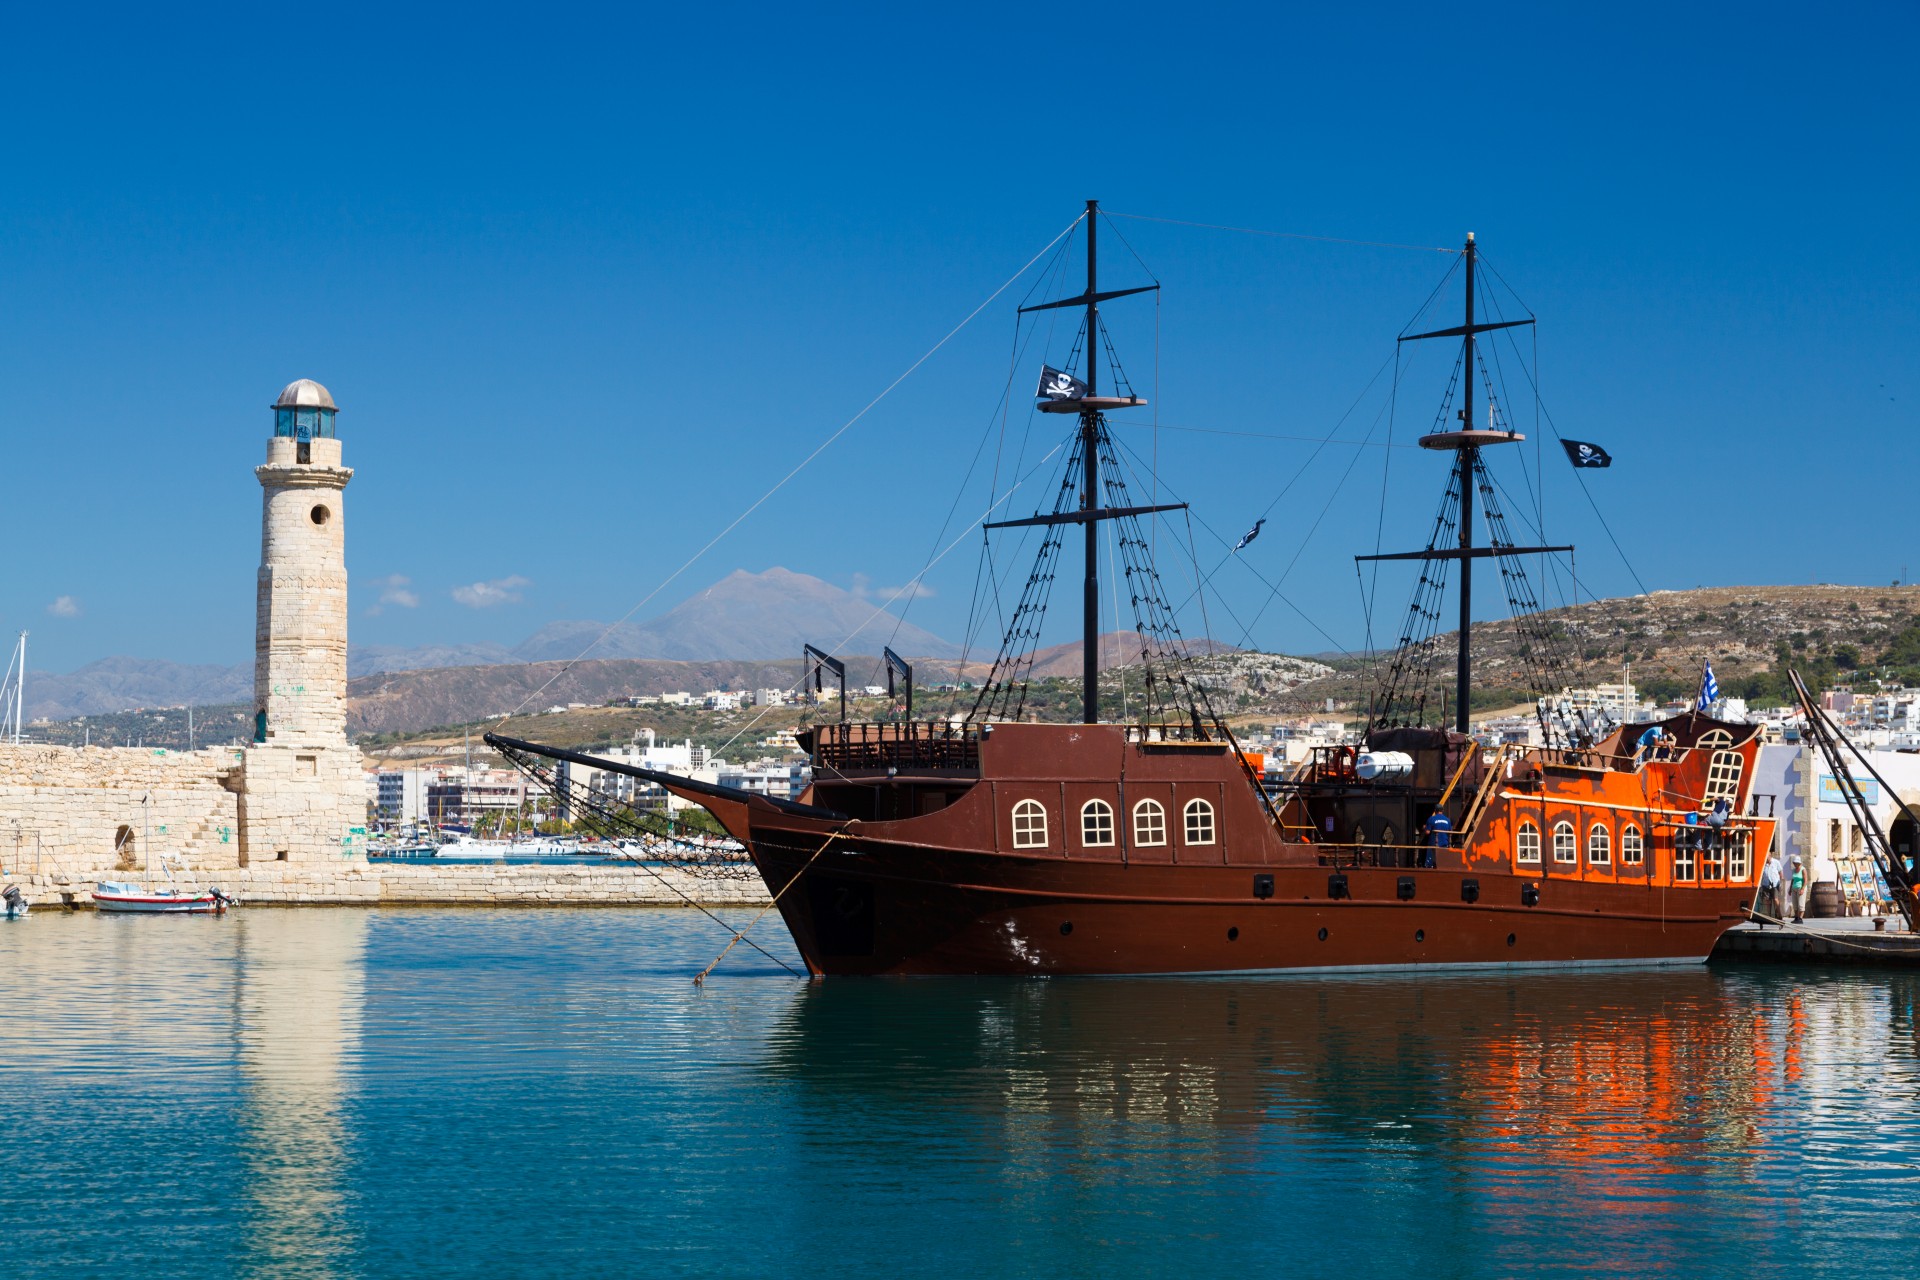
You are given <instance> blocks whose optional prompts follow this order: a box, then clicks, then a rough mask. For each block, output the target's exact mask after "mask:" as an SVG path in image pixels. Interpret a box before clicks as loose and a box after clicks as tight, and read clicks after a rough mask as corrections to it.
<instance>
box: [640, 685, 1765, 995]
mask: <svg viewBox="0 0 1920 1280" xmlns="http://www.w3.org/2000/svg"><path fill="white" fill-rule="evenodd" d="M1685 719H1688V720H1691V721H1692V724H1690V725H1689V724H1685V723H1681V724H1678V725H1676V729H1677V731H1678V732H1679V733H1683V734H1687V735H1688V736H1690V737H1691V738H1692V739H1693V740H1694V742H1695V743H1696V745H1693V746H1688V747H1679V748H1676V750H1675V752H1674V754H1675V757H1676V758H1675V759H1673V760H1671V761H1661V762H1646V763H1643V764H1641V765H1640V766H1639V768H1638V770H1637V771H1629V772H1621V771H1619V770H1618V769H1617V768H1612V769H1610V768H1608V767H1606V766H1607V765H1608V764H1616V765H1617V763H1618V762H1617V761H1615V760H1612V759H1611V758H1610V757H1608V756H1607V755H1606V754H1605V753H1603V752H1599V751H1596V752H1594V753H1589V754H1588V755H1587V756H1586V758H1585V759H1583V760H1578V761H1575V760H1571V759H1569V760H1566V761H1560V760H1556V759H1553V758H1551V755H1550V753H1543V752H1533V753H1525V754H1519V755H1511V754H1508V753H1501V754H1500V755H1497V756H1495V757H1494V763H1493V766H1492V767H1489V765H1488V762H1487V759H1486V758H1485V756H1484V755H1482V753H1480V752H1479V751H1478V750H1477V749H1476V750H1472V751H1465V752H1463V751H1461V750H1460V745H1459V744H1458V743H1457V742H1450V741H1449V739H1448V737H1447V735H1444V734H1440V735H1432V736H1434V737H1435V742H1434V745H1433V746H1432V747H1431V748H1428V749H1425V754H1426V755H1427V756H1428V758H1427V759H1425V760H1419V753H1409V754H1414V755H1415V758H1416V760H1419V764H1417V765H1416V769H1415V773H1414V776H1413V777H1411V778H1409V779H1408V780H1406V781H1405V782H1403V783H1386V784H1376V783H1368V782H1363V781H1361V780H1360V779H1358V778H1357V777H1351V776H1348V775H1346V774H1344V773H1343V771H1342V770H1341V769H1340V767H1339V757H1338V756H1337V755H1336V756H1334V757H1333V759H1332V763H1331V764H1329V763H1328V762H1324V761H1322V762H1315V763H1314V765H1312V766H1311V767H1310V768H1309V769H1307V770H1305V771H1304V772H1303V776H1301V777H1300V778H1299V779H1297V781H1296V782H1295V784H1294V785H1293V787H1292V788H1291V793H1290V794H1289V795H1288V796H1287V797H1286V799H1285V801H1284V803H1282V804H1279V805H1277V806H1276V807H1274V808H1273V809H1271V810H1270V809H1269V807H1268V805H1269V803H1271V802H1270V801H1263V799H1262V797H1261V793H1260V790H1259V789H1258V788H1257V786H1256V784H1255V782H1254V780H1253V779H1252V778H1250V776H1249V770H1248V767H1247V765H1246V764H1244V763H1243V761H1242V759H1241V757H1240V756H1239V755H1238V754H1237V753H1235V752H1234V751H1233V750H1232V749H1231V748H1230V747H1229V746H1228V745H1227V744H1225V743H1220V742H1180V741H1151V740H1146V737H1147V735H1146V734H1145V733H1143V731H1141V730H1140V729H1139V728H1138V727H1133V726H1122V725H1042V724H997V725H994V726H993V727H992V728H991V729H990V730H987V731H986V732H983V733H978V734H971V733H969V734H959V733H955V734H953V735H951V736H949V737H946V738H944V739H943V738H940V737H938V736H937V734H938V731H937V730H935V731H932V733H929V731H928V729H927V727H926V726H890V725H888V726H876V725H828V726H823V727H821V728H819V729H816V730H815V731H814V734H815V737H814V740H813V742H812V744H811V745H812V747H813V750H814V752H815V759H816V768H817V769H819V771H820V772H819V774H818V775H817V776H819V777H820V778H822V779H825V780H822V781H818V782H816V785H815V786H814V788H813V789H812V790H811V791H810V792H808V793H807V794H806V795H805V796H804V797H803V798H802V801H801V802H800V803H797V804H792V803H789V804H782V803H778V802H773V801H769V800H767V799H765V798H764V797H747V796H744V795H743V794H741V793H737V792H736V793H733V794H731V795H725V794H719V793H720V792H721V791H722V789H721V788H715V787H710V786H706V785H704V784H698V783H693V784H689V783H688V781H687V780H685V779H680V778H676V777H675V776H674V775H670V774H657V775H654V777H653V780H654V781H657V782H658V783H660V785H662V786H664V787H666V788H667V789H668V790H670V791H675V792H678V793H679V794H681V795H682V796H683V797H685V798H687V799H690V800H694V801H696V802H697V803H700V804H702V805H704V806H705V807H707V808H708V809H709V810H710V811H711V812H712V813H713V814H714V816H715V817H716V818H717V819H718V820H719V821H720V822H721V823H722V824H723V825H725V826H726V828H727V830H728V831H729V832H730V833H731V834H732V835H733V836H734V837H735V838H736V839H738V840H740V841H741V842H742V843H743V844H744V845H745V846H746V847H747V849H748V850H749V852H750V853H751V855H752V858H753V861H754V864H755V866H756V867H757V868H758V869H759V872H760V874H761V876H762V878H763V879H764V880H765V882H766V885H767V888H768V891H769V892H770V893H772V894H775V895H777V897H776V902H777V906H778V909H779V911H780V914H781V916H782V918H783V919H784V920H785V922H786V925H787V927H788V929H789V931H790V932H791V933H792V935H793V938H794V942H795V944H796V945H797V946H798V948H799V950H800V954H801V956H802V958H803V959H804V960H805V961H806V964H807V967H808V969H809V970H810V971H811V972H812V973H814V974H815V975H827V974H1176V973H1252V972H1278V971H1291V970H1305V971H1311V970H1335V969H1351V970H1367V969H1414V970H1424V969H1437V968H1450V967H1452V968H1466V967H1493V966H1508V965H1536V964H1560V965H1567V964H1685V963H1698V962H1700V961H1702V960H1704V959H1705V958H1706V956H1707V954H1708V952H1710V951H1711V950H1712V949H1713V945H1714V942H1715V941H1716V940H1717V939H1718V938H1719V936H1720V934H1721V933H1722V932H1723V931H1724V930H1725V929H1727V928H1728V927H1729V926H1731V925H1733V924H1735V923H1737V922H1738V921H1740V920H1741V919H1744V918H1745V917H1746V911H1747V907H1748V906H1749V904H1750V903H1751V902H1752V900H1753V896H1754V886H1755V883H1756V868H1755V863H1756V859H1755V858H1754V856H1753V849H1754V848H1755V847H1756V846H1757V847H1759V848H1761V849H1765V848H1766V847H1767V843H1768V841H1770V839H1771V837H1772V820H1771V819H1770V818H1762V817H1758V816H1751V817H1744V818H1737V819H1734V820H1733V821H1732V822H1730V823H1729V824H1728V826H1727V828H1726V829H1724V831H1722V832H1718V833H1709V830H1708V828H1706V827H1704V826H1699V825H1697V824H1689V823H1688V822H1687V815H1688V814H1689V813H1692V814H1693V815H1694V816H1695V817H1696V818H1697V817H1698V816H1699V813H1700V806H1699V801H1700V799H1702V798H1704V791H1705V784H1706V782H1707V774H1708V772H1709V771H1710V770H1711V768H1712V763H1713V759H1714V757H1715V756H1716V755H1717V756H1719V760H1720V773H1719V775H1718V779H1717V781H1718V784H1719V785H1720V786H1721V787H1722V789H1724V787H1725V784H1726V782H1727V780H1728V779H1729V778H1730V777H1731V778H1732V780H1733V782H1734V785H1735V787H1736V790H1735V792H1734V795H1735V797H1736V798H1737V799H1738V800H1739V801H1740V802H1741V807H1742V808H1752V807H1758V806H1756V805H1755V804H1753V803H1752V802H1750V800H1749V797H1748V796H1747V794H1746V792H1745V791H1744V790H1742V789H1739V788H1740V787H1741V783H1742V781H1743V780H1744V779H1745V777H1746V776H1747V775H1748V774H1750V772H1751V766H1752V762H1753V758H1754V754H1755V752H1757V749H1758V744H1757V740H1756V738H1755V736H1754V733H1753V730H1752V728H1751V727H1750V726H1744V725H1740V726H1733V725H1721V724H1718V723H1717V722H1714V721H1711V720H1708V719H1706V718H1704V717H1688V718H1685ZM1736 733H1737V734H1740V735H1742V736H1743V737H1744V738H1745V741H1743V742H1740V743H1739V744H1738V745H1737V746H1736V745H1731V743H1732V740H1733V735H1734V734H1736ZM1716 735H1717V736H1716ZM1616 736H1618V735H1616ZM1698 744H1704V745H1698ZM1615 746H1616V751H1617V749H1618V744H1615ZM1449 748H1451V755H1452V756H1453V757H1454V758H1455V762H1454V767H1453V772H1455V773H1458V774H1459V775H1460V776H1459V778H1458V779H1456V780H1454V781H1455V785H1454V787H1453V794H1452V795H1451V796H1448V797H1447V804H1446V806H1445V807H1447V808H1450V809H1454V810H1457V811H1458V812H1459V814H1460V819H1461V821H1460V823H1459V826H1458V829H1459V830H1460V833H1461V838H1460V840H1459V841H1458V842H1457V843H1455V844H1452V845H1450V846H1449V847H1447V848H1445V849H1431V847H1430V846H1421V845H1418V844H1413V843H1404V844H1403V843H1400V842H1399V840H1398V837H1397V836H1396V832H1405V831H1409V830H1412V829H1414V819H1415V815H1416V814H1417V813H1419V812H1420V811H1421V810H1425V811H1427V812H1431V811H1432V810H1433V809H1434V808H1435V807H1440V806H1439V805H1438V801H1439V800H1440V799H1441V797H1442V795H1443V793H1444V791H1445V789H1446V782H1447V781H1448V780H1449V779H1448V778H1447V777H1446V776H1444V775H1443V773H1442V770H1443V769H1444V768H1445V766H1446V765H1447V764H1448V763H1449V760H1448V753H1449ZM943 756H944V759H943V763H944V764H945V765H946V767H940V766H939V765H935V766H933V767H931V768H927V767H924V766H923V767H921V769H920V771H919V772H918V773H917V774H916V773H915V772H913V770H914V769H915V765H914V761H915V760H916V759H919V760H929V759H942V758H943ZM1736 758H1737V759H1738V760H1739V762H1740V768H1739V769H1738V773H1737V776H1736V775H1733V772H1732V761H1733V760H1734V759H1736ZM836 761H838V762H840V763H838V764H836V763H835V762H836ZM856 761H857V763H856ZM889 761H891V763H889ZM1508 763H1512V764H1513V765H1514V766H1515V767H1514V769H1513V770H1512V771H1511V773H1512V776H1508V770H1507V767H1506V766H1507V764H1508ZM1422 766H1424V768H1422ZM1469 783H1470V785H1469ZM1616 792H1618V793H1620V794H1618V795H1615V794H1613V793H1616ZM1628 792H1631V794H1630V795H1629V794H1627V793H1628ZM1644 792H1653V793H1655V794H1659V793H1665V794H1667V795H1668V796H1669V797H1670V803H1668V804H1667V805H1664V806H1658V807H1655V806H1648V805H1647V804H1645V803H1644V800H1645V795H1644V794H1643V793H1644ZM1674 797H1691V798H1692V800H1693V803H1692V804H1691V805H1688V804H1686V803H1684V802H1683V801H1680V800H1676V799H1673V798H1674ZM1623 799H1624V800H1627V801H1631V802H1632V803H1624V804H1623V803H1621V801H1622V800H1623ZM1102 805H1104V806H1105V809H1104V810H1103V809H1101V808H1100V806H1102ZM1022 806H1029V807H1028V808H1026V809H1025V811H1024V812H1025V814H1026V815H1031V816H1028V817H1026V818H1024V819H1023V820H1022V821H1021V824H1020V826H1019V829H1018V830H1017V831H1016V825H1015V824H1016V812H1015V811H1016V810H1017V809H1021V808H1022ZM1030 806H1038V813H1037V814H1036V813H1035V811H1034V809H1033V808H1031V807H1030ZM1195 806H1202V807H1200V808H1195ZM916 810H919V812H916ZM855 812H858V813H865V814H870V815H872V816H869V817H862V818H855V817H852V816H850V814H851V813H855ZM894 815H901V816H894ZM1276 816H1277V817H1278V819H1279V821H1278V822H1277V823H1276V822H1275V820H1274V819H1275V817H1276ZM1036 818H1037V819H1038V820H1037V821H1036V820H1035V819H1036ZM1190 819H1191V823H1192V825H1191V829H1190V828H1189V820H1190ZM1529 823H1531V824H1532V831H1533V833H1535V835H1537V836H1538V837H1539V838H1538V839H1535V838H1533V837H1532V836H1529V835H1527V834H1525V832H1524V829H1525V828H1526V827H1527V824H1529ZM1562 824H1566V825H1567V826H1570V827H1571V828H1572V829H1573V830H1574V832H1575V833H1576V835H1577V845H1576V848H1575V849H1574V850H1573V859H1572V861H1570V862H1567V861H1556V855H1558V856H1559V857H1565V856H1566V850H1565V848H1564V844H1565V842H1564V838H1563V839H1562V841H1561V847H1560V848H1557V849H1556V847H1555V843H1554V835H1555V833H1556V829H1557V828H1560V827H1561V825H1562ZM1630 828H1631V829H1632V830H1633V831H1634V832H1635V833H1636V834H1637V835H1638V840H1637V842H1634V841H1628V840H1627V833H1628V830H1629V829H1630ZM1596 830H1599V831H1603V832H1604V833H1605V840H1604V844H1603V843H1602V842H1601V840H1600V839H1599V838H1598V837H1597V836H1596V835H1595V832H1596ZM1289 831H1290V832H1291V834H1293V835H1294V837H1295V838H1292V839H1289V838H1286V836H1284V835H1283V834H1282V833H1283V832H1289ZM1562 834H1564V833H1562ZM1710 834H1711V836H1712V840H1713V842H1714V847H1713V848H1712V849H1711V850H1709V849H1708V848H1707V847H1706V846H1707V844H1708V841H1709V836H1710ZM1189 835H1192V836H1193V837H1195V839H1191V840H1190V839H1188V836H1189ZM1143 837H1144V839H1143ZM1016 842H1018V843H1020V844H1023V845H1025V846H1026V847H1016ZM1036 842H1037V843H1036ZM1623 843H1624V844H1625V845H1626V848H1623ZM1684 844H1692V845H1694V846H1695V847H1693V848H1690V849H1688V848H1682V847H1681V846H1682V845H1684ZM1429 852H1431V854H1432V857H1431V861H1432V862H1433V863H1434V865H1433V866H1430V867H1429V866H1425V865H1422V864H1423V863H1424V862H1426V861H1428V860H1429V859H1428V854H1429ZM1629 852H1631V854H1632V855H1633V856H1636V857H1637V861H1634V862H1626V861H1623V860H1622V858H1623V855H1626V854H1628V853H1629ZM1534 854H1538V856H1539V858H1540V860H1539V861H1538V862H1533V861H1522V860H1521V859H1526V858H1529V857H1530V856H1531V855H1534ZM1676 855H1678V857H1677V858H1676ZM1603 856H1604V861H1601V860H1599V859H1600V858H1601V857H1603Z"/></svg>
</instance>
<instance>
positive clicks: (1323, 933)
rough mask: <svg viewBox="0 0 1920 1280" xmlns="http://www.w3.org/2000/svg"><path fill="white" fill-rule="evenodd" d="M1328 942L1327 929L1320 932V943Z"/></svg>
mask: <svg viewBox="0 0 1920 1280" xmlns="http://www.w3.org/2000/svg"><path fill="white" fill-rule="evenodd" d="M1326 940H1327V931H1326V930H1325V929H1322V930H1321V931H1320V941H1322V942H1325V941H1326Z"/></svg>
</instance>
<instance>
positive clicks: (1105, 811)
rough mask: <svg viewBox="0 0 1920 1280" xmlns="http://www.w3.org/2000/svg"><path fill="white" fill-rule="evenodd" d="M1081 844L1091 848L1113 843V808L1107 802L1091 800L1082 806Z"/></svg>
mask: <svg viewBox="0 0 1920 1280" xmlns="http://www.w3.org/2000/svg"><path fill="white" fill-rule="evenodd" d="M1080 843H1081V844H1084V845H1086V846H1087V847H1089V848H1102V847H1105V846H1108V845H1111V844H1112V843H1113V806H1112V805H1110V804H1108V803H1107V802H1106V801H1105V800H1089V801H1087V802H1086V803H1085V804H1083V805H1081V806H1080Z"/></svg>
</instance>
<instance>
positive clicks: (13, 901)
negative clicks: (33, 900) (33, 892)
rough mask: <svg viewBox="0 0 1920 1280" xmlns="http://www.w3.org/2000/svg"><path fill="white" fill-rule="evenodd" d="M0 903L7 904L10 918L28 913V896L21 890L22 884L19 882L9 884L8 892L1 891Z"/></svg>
mask: <svg viewBox="0 0 1920 1280" xmlns="http://www.w3.org/2000/svg"><path fill="white" fill-rule="evenodd" d="M0 903H4V904H5V905H6V913H7V919H9V920H12V919H15V918H17V917H19V916H23V915H25V914H27V897H26V895H25V894H23V893H21V892H20V886H19V885H17V884H10V885H8V886H7V888H6V892H4V893H0Z"/></svg>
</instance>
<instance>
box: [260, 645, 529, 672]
mask: <svg viewBox="0 0 1920 1280" xmlns="http://www.w3.org/2000/svg"><path fill="white" fill-rule="evenodd" d="M512 661H513V651H512V650H511V649H509V648H507V647H506V646H505V645H501V644H428V645H421V646H420V647H419V648H416V649H403V648H400V647H399V646H397V645H390V644H369V645H354V646H353V647H352V648H350V649H348V650H347V678H348V679H349V680H352V679H354V678H355V677H358V676H371V675H378V674H379V673H380V672H383V671H419V670H422V669H424V668H430V667H484V666H487V665H489V664H491V663H495V662H512ZM248 671H249V672H251V671H252V668H251V667H249V668H248ZM249 678H251V677H249Z"/></svg>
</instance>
